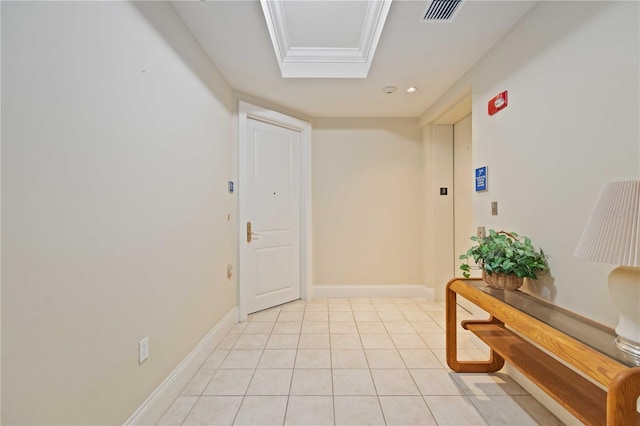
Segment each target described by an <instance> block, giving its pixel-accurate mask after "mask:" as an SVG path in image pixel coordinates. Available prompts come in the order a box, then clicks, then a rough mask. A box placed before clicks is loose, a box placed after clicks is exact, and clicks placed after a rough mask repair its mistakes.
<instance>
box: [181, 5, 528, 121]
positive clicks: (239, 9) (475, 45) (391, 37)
mask: <svg viewBox="0 0 640 426" xmlns="http://www.w3.org/2000/svg"><path fill="white" fill-rule="evenodd" d="M289 1H290V2H292V4H290V5H288V6H287V8H288V10H292V11H295V13H291V14H290V16H289V15H287V26H288V27H289V28H290V29H291V34H292V35H293V38H292V40H294V41H296V42H298V43H301V44H309V45H310V46H309V47H322V45H323V43H324V42H326V40H328V39H329V40H330V41H331V43H333V44H334V45H335V46H349V45H351V44H353V41H354V40H355V39H356V38H357V37H358V34H357V33H354V31H350V30H349V28H350V24H349V23H350V22H353V26H354V28H357V27H358V26H360V27H361V26H362V21H363V19H364V18H363V16H362V13H363V11H364V10H366V8H365V7H363V3H366V2H365V0H353V1H349V0H346V1H345V0H322V1H308V0H289ZM287 3H289V2H287ZM305 3H308V6H309V7H312V8H315V9H314V10H313V14H312V15H310V14H309V13H310V12H309V10H307V12H305V10H304V9H303V8H302V7H303V6H304V4H305ZM341 3H342V5H341ZM345 3H347V4H345ZM427 3H428V2H427V1H426V0H425V1H416V0H394V1H393V2H392V3H391V7H390V9H389V12H388V15H387V18H386V22H385V23H384V28H383V29H382V31H381V34H380V36H379V41H378V44H377V48H375V54H374V55H373V56H372V61H371V66H370V68H369V70H368V74H367V77H366V78H283V77H282V73H281V69H280V66H279V63H278V58H277V55H276V52H275V51H274V45H273V44H272V42H271V37H270V32H269V28H268V25H267V21H266V20H265V15H264V13H263V10H262V6H261V4H260V2H259V1H258V0H249V1H238V0H229V1H224V0H208V1H197V2H192V1H174V2H172V3H171V4H172V5H173V7H174V9H175V10H176V12H177V13H178V15H179V16H180V17H181V19H182V20H183V22H184V23H185V24H186V25H187V27H188V28H189V29H190V30H191V32H192V33H193V35H194V36H195V38H196V39H197V40H198V42H199V43H200V44H201V46H202V47H203V49H204V50H205V52H206V53H207V54H208V55H209V57H210V58H211V60H212V61H213V63H214V64H215V65H216V66H217V68H218V69H219V70H220V72H221V73H222V75H223V76H224V78H225V79H226V80H227V82H228V83H229V84H230V85H231V86H232V87H233V88H234V89H235V90H237V91H240V92H243V93H246V94H249V95H252V96H255V97H257V98H260V99H264V100H265V101H270V102H273V103H276V104H278V105H281V106H283V107H286V108H289V109H291V110H294V111H298V112H300V113H302V114H305V115H307V116H309V117H419V116H420V115H422V113H423V112H425V111H426V110H427V109H428V108H429V107H430V106H431V105H432V104H433V103H434V102H435V101H436V100H437V99H438V98H439V97H440V96H441V95H442V94H443V93H444V92H445V91H446V90H447V89H448V88H449V87H451V86H452V85H453V84H454V83H455V82H456V81H457V80H458V79H460V78H461V77H462V76H463V75H464V74H465V73H466V72H467V71H468V70H469V69H471V68H472V67H473V65H474V64H475V63H476V62H478V60H479V59H480V58H482V56H483V55H484V54H485V53H486V52H487V51H488V50H489V49H490V48H491V47H492V46H493V45H494V44H495V43H496V42H497V41H498V40H500V39H501V38H502V37H503V36H504V35H505V34H506V33H507V32H508V30H509V29H510V28H511V27H513V26H514V25H515V24H516V23H517V22H518V21H519V20H520V18H522V16H524V14H525V13H526V12H527V11H528V10H529V9H530V8H531V7H532V6H533V4H534V3H535V1H522V0H515V1H508V0H498V1H484V0H465V1H464V2H463V3H462V5H461V6H460V8H459V11H458V12H457V14H456V16H455V18H454V19H453V20H452V21H451V22H446V23H425V22H421V21H420V19H421V18H422V16H423V13H424V11H425V8H426V6H427ZM345 6H348V7H346V8H345ZM285 10H287V9H285ZM345 11H346V12H345ZM309 16H313V17H314V19H311V18H309ZM296 17H297V19H296ZM326 28H332V29H335V31H329V32H327V31H323V30H324V29H326ZM322 37H325V38H324V39H323V38H322ZM326 37H328V39H327V38H326ZM341 43H342V44H341ZM320 75H331V74H330V73H329V74H328V73H326V72H325V73H324V74H323V73H322V70H321V71H320ZM385 86H396V87H397V88H398V90H397V91H396V92H395V93H393V94H391V95H387V94H385V93H384V92H383V90H382V88H383V87H385ZM410 86H415V87H417V88H418V90H417V91H416V92H415V93H407V92H406V91H405V89H406V88H408V87H410Z"/></svg>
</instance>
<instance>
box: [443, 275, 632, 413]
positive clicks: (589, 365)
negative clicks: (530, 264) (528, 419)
mask: <svg viewBox="0 0 640 426" xmlns="http://www.w3.org/2000/svg"><path fill="white" fill-rule="evenodd" d="M456 295H460V296H462V297H464V298H465V299H468V300H469V301H470V302H472V303H474V304H475V305H477V306H479V307H480V308H482V309H484V310H485V311H487V312H488V313H489V314H490V315H491V316H490V318H489V319H487V320H468V321H462V327H463V328H464V329H466V330H469V331H471V332H473V333H474V334H475V335H476V336H478V337H479V338H480V339H481V340H482V341H483V342H485V343H486V344H487V345H488V346H489V347H490V348H491V353H490V357H489V360H488V361H458V356H457V320H456V307H457V305H456ZM446 318H447V320H446V321H447V363H448V364H449V367H450V368H451V369H452V370H453V371H456V372H460V373H489V372H495V371H498V370H500V369H501V368H502V366H503V365H504V362H505V360H506V361H508V362H510V363H511V364H512V365H513V366H514V367H515V368H517V369H518V370H520V371H521V372H522V373H523V374H524V375H526V376H527V377H529V379H531V381H533V383H535V384H536V385H537V386H539V387H540V388H541V389H542V390H544V391H545V392H546V393H547V394H549V395H550V396H551V397H552V398H553V399H555V400H556V401H557V402H558V403H560V404H561V405H562V406H563V407H564V408H566V409H567V410H568V411H569V412H570V413H572V414H573V415H574V416H576V417H577V418H578V419H579V420H580V421H581V422H583V423H585V424H587V425H597V426H600V425H608V426H613V425H616V426H622V425H625V426H626V425H637V424H640V416H639V415H638V412H637V410H636V401H637V399H638V396H640V367H639V366H638V361H636V360H634V359H633V358H631V357H629V356H628V355H626V354H625V353H624V352H622V351H620V350H619V349H618V348H617V347H616V346H615V344H614V339H615V337H616V334H615V332H614V331H613V330H612V329H610V328H607V327H605V326H603V325H601V324H597V323H595V322H593V321H591V320H589V319H586V318H584V317H581V316H579V315H576V314H574V313H572V312H569V311H567V310H565V309H562V308H559V307H557V306H554V305H552V304H550V303H547V302H545V301H542V300H540V299H537V298H535V297H532V296H530V295H528V294H526V293H523V292H520V291H509V290H496V289H492V288H489V287H487V286H486V284H485V283H484V281H481V280H479V279H453V280H451V281H450V282H449V283H448V284H447V291H446ZM507 326H508V328H507ZM516 332H517V333H516ZM521 336H525V337H526V339H527V340H525V338H523V337H521ZM530 341H531V342H535V343H536V344H537V345H539V346H540V347H543V348H545V349H546V350H547V351H548V352H550V353H552V354H554V355H555V356H557V357H558V358H559V359H561V360H563V361H564V362H565V363H566V364H568V365H570V366H571V367H573V369H572V368H569V367H567V366H566V365H565V364H563V363H561V362H559V361H558V360H556V359H555V358H553V357H551V356H550V355H548V354H547V353H545V352H544V351H542V350H540V349H539V348H538V347H536V346H535V345H533V344H532V343H530ZM574 369H575V370H577V371H580V372H582V373H583V374H584V375H585V376H587V377H589V378H591V379H592V380H588V379H586V378H585V377H583V376H582V375H580V374H578V373H576V371H574ZM595 383H598V384H600V385H601V386H598V385H597V384H595ZM603 388H604V389H603ZM605 389H606V390H605Z"/></svg>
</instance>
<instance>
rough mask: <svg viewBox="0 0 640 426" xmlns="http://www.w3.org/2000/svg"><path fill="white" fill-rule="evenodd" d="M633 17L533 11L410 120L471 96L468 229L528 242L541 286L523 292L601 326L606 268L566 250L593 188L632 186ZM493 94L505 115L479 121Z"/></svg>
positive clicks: (572, 6) (620, 10) (595, 10)
mask: <svg viewBox="0 0 640 426" xmlns="http://www.w3.org/2000/svg"><path fill="white" fill-rule="evenodd" d="M638 16H639V11H638V3H636V2H540V3H538V4H537V5H536V6H534V7H533V8H532V10H531V11H530V12H529V13H528V14H527V15H526V16H525V17H524V18H523V20H522V21H521V22H520V23H519V24H518V25H517V26H516V27H515V28H514V29H513V30H512V31H511V32H510V33H509V34H507V36H506V37H505V38H504V39H503V40H501V41H500V42H499V43H498V44H497V45H496V46H495V47H494V48H493V49H492V50H491V51H490V52H489V53H488V54H487V55H486V56H485V57H484V58H483V59H482V60H481V61H480V63H478V65H476V67H474V68H473V69H472V70H471V71H470V72H469V73H468V74H467V75H466V76H465V77H464V78H462V79H461V80H460V81H459V82H458V83H457V84H456V85H455V86H453V87H452V88H451V89H450V90H449V91H448V92H447V93H445V95H444V96H443V97H442V98H441V99H440V100H439V101H438V102H437V103H436V104H435V105H434V106H433V107H432V108H431V109H430V110H428V111H426V112H425V114H424V115H423V117H422V118H421V124H423V125H426V124H427V123H428V122H430V121H431V120H432V119H434V118H436V117H437V115H438V111H441V110H445V109H446V108H448V107H449V106H450V105H452V104H454V103H456V102H457V100H458V99H460V98H461V97H463V96H465V94H467V93H468V91H469V87H470V86H472V87H473V110H474V114H473V163H474V165H473V167H480V166H485V165H486V166H488V168H489V181H488V182H489V191H488V192H486V193H482V194H475V195H474V199H473V206H474V207H473V208H474V228H475V227H476V226H480V225H483V226H486V227H487V229H488V228H494V229H509V230H514V231H519V232H520V233H522V234H525V235H528V236H530V237H531V238H532V239H533V241H534V243H535V244H537V245H540V246H542V247H543V248H544V249H545V252H547V253H548V254H549V255H550V256H551V257H550V264H551V275H550V276H548V277H546V278H545V279H544V280H541V282H540V283H539V284H538V285H537V288H531V289H530V290H531V291H534V292H538V293H542V291H543V288H542V287H543V286H546V287H547V288H548V290H549V291H550V293H551V297H552V299H553V300H554V301H555V302H556V303H558V304H560V305H562V306H565V307H567V308H569V309H572V310H574V311H576V312H579V313H581V314H583V315H585V316H588V317H590V318H593V319H595V320H597V321H599V322H603V323H605V324H608V325H612V326H614V325H615V324H616V320H617V317H616V314H615V310H614V308H613V306H612V305H611V303H610V301H609V295H608V290H607V285H606V280H607V279H606V276H607V273H608V272H609V271H610V270H611V269H612V267H611V266H608V265H602V264H595V263H589V262H585V261H582V260H579V259H575V258H574V257H573V251H574V249H575V246H576V244H577V242H578V239H579V237H580V234H581V232H582V229H583V226H584V224H585V223H586V220H587V217H588V215H589V213H590V211H591V208H592V206H593V203H594V202H595V200H596V197H597V195H598V192H599V191H600V188H601V186H602V185H603V184H604V183H606V182H610V181H615V180H623V179H637V178H638V177H639V176H640V146H639V145H640V132H639V128H638V126H639V124H638V116H639V115H640V114H639V113H640V112H639V104H640V99H639V96H638V95H639V78H638V76H639V69H638V65H639V60H638V56H639V50H640V49H639V24H638ZM503 90H508V91H509V106H508V107H507V108H506V109H505V110H503V111H502V112H500V113H498V114H497V115H495V116H493V117H490V116H488V115H487V112H486V108H487V102H488V100H489V99H491V98H492V97H493V96H495V95H496V94H497V93H499V92H501V91H503ZM425 149H429V148H428V147H426V146H425ZM491 201H498V203H499V215H498V216H491V211H490V210H491V209H490V205H491ZM442 285H444V284H442ZM436 294H438V293H437V289H436Z"/></svg>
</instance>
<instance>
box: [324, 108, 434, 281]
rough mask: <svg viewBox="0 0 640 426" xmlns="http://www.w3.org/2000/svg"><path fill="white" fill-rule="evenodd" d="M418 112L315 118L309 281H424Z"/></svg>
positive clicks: (420, 149) (420, 146) (420, 145)
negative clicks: (410, 115)
mask: <svg viewBox="0 0 640 426" xmlns="http://www.w3.org/2000/svg"><path fill="white" fill-rule="evenodd" d="M421 156H422V143H421V135H420V129H419V127H418V121H417V119H403V118H393V119H379V118H371V119H360V118H357V119H356V118H353V119H350V118H347V119H332V118H326V119H325V118H323V119H315V120H314V121H313V132H312V198H313V268H314V272H313V283H314V284H316V285H327V284H422V283H423V265H422V241H421V238H422V220H423V219H422V199H421V197H420V193H421V188H422V173H423V169H422V162H421Z"/></svg>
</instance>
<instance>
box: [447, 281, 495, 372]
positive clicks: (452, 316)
mask: <svg viewBox="0 0 640 426" xmlns="http://www.w3.org/2000/svg"><path fill="white" fill-rule="evenodd" d="M450 285H451V282H449V284H447V290H446V296H445V297H446V300H445V302H446V306H445V310H446V312H445V313H446V328H447V329H446V339H447V345H446V350H447V364H448V365H449V368H451V369H452V370H453V371H455V372H457V373H492V372H495V371H498V370H500V369H501V368H502V367H503V366H504V358H502V357H501V356H500V355H498V354H497V353H495V352H494V351H493V349H491V353H490V356H489V360H488V361H458V334H457V320H456V316H457V315H456V310H457V304H456V296H457V295H456V292H455V291H453V290H451V288H449V287H450ZM469 323H476V324H478V323H481V324H502V322H501V321H498V320H496V319H494V318H493V317H491V318H489V319H488V320H467V321H463V322H462V326H463V327H464V325H465V324H469Z"/></svg>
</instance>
